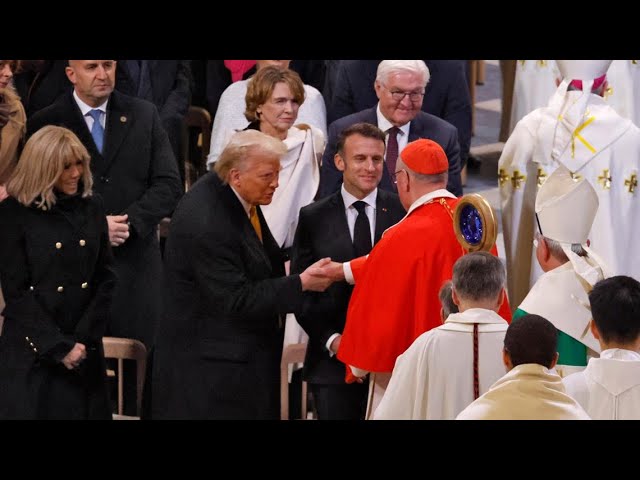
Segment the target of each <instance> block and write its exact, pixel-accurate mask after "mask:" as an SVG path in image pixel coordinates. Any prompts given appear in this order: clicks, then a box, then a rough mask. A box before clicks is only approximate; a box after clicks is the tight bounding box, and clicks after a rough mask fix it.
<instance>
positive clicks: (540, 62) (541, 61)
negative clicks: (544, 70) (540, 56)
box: [538, 60, 547, 67]
mask: <svg viewBox="0 0 640 480" xmlns="http://www.w3.org/2000/svg"><path fill="white" fill-rule="evenodd" d="M538 66H539V67H546V66H547V61H546V60H538Z"/></svg>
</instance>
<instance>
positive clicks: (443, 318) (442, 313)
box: [440, 307, 446, 323]
mask: <svg viewBox="0 0 640 480" xmlns="http://www.w3.org/2000/svg"><path fill="white" fill-rule="evenodd" d="M440 320H441V321H442V323H444V321H445V320H446V318H445V316H444V308H442V307H440Z"/></svg>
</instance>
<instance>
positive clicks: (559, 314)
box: [513, 165, 608, 377]
mask: <svg viewBox="0 0 640 480" xmlns="http://www.w3.org/2000/svg"><path fill="white" fill-rule="evenodd" d="M535 210H536V217H537V221H538V223H537V225H538V227H537V228H538V229H537V230H536V232H535V240H534V244H535V254H536V258H537V260H538V263H539V265H540V267H541V268H542V270H543V271H544V272H545V273H544V274H542V276H541V277H540V278H539V279H538V280H537V281H536V283H535V285H534V286H533V288H532V289H531V291H530V292H529V293H528V294H527V296H526V298H525V299H524V301H523V302H522V303H521V304H520V305H519V307H518V309H517V310H516V311H515V313H514V314H513V318H514V320H516V319H518V318H519V317H522V316H523V315H526V314H528V313H533V314H536V315H540V316H542V317H544V318H546V319H547V320H549V321H550V322H551V323H552V324H553V325H554V326H555V327H556V328H557V329H558V354H559V355H560V357H559V359H558V365H557V366H556V371H557V372H558V374H559V375H560V376H561V377H564V376H566V375H568V374H570V373H574V372H577V371H580V370H583V369H584V368H585V367H586V366H587V360H588V358H590V357H594V356H598V354H599V353H600V345H599V344H598V341H597V340H596V339H595V337H594V336H593V335H592V334H591V330H590V329H589V323H590V321H591V311H590V310H589V298H588V296H587V295H588V293H589V291H590V290H591V289H592V288H593V286H594V285H595V284H596V283H597V282H598V281H600V280H602V279H603V278H605V277H606V276H608V275H607V267H606V266H605V265H604V263H603V261H602V260H601V259H600V258H599V256H598V255H596V254H595V253H594V252H593V251H592V250H591V249H590V248H589V246H588V235H589V231H590V230H591V226H592V224H593V219H594V218H595V216H596V212H597V211H598V194H597V193H596V191H595V190H594V189H593V187H592V186H591V184H590V183H589V182H588V181H587V180H585V179H584V178H583V179H579V180H577V181H576V180H573V178H572V177H571V172H570V171H569V170H567V169H566V168H565V167H564V166H562V165H560V166H559V167H558V168H557V169H556V170H555V171H554V172H553V173H552V174H551V175H550V176H549V178H548V179H547V181H546V182H544V184H543V185H542V187H540V191H539V192H538V196H537V197H536V207H535Z"/></svg>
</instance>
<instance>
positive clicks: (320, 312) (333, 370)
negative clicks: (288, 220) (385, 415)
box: [291, 189, 406, 384]
mask: <svg viewBox="0 0 640 480" xmlns="http://www.w3.org/2000/svg"><path fill="white" fill-rule="evenodd" d="M405 213H406V212H405V210H404V208H403V207H402V204H401V203H400V200H399V198H398V195H397V194H395V193H392V192H386V191H384V190H380V189H378V197H377V200H376V223H375V235H374V242H376V243H377V242H378V240H380V237H381V236H382V233H383V232H384V231H385V230H386V229H387V228H389V227H390V226H391V225H394V224H396V223H397V222H399V221H400V220H401V219H402V217H404V215H405ZM354 256H355V255H354V251H353V241H352V239H351V236H350V234H349V226H348V224H347V217H346V215H345V206H344V201H343V199H342V194H341V192H340V191H338V192H335V193H334V194H333V195H331V196H329V197H327V198H324V199H322V200H320V201H318V202H315V203H312V204H311V205H308V206H306V207H303V208H302V209H301V210H300V219H299V221H298V228H297V230H296V236H295V240H294V242H293V247H292V256H291V271H292V272H302V271H304V270H305V269H306V268H307V267H308V266H309V265H311V264H312V263H314V262H316V261H317V260H320V259H321V258H324V257H331V259H332V260H335V261H337V262H346V261H349V260H351V259H353V258H354ZM352 290H353V286H351V285H349V284H348V283H346V282H336V283H334V284H333V285H331V287H329V288H328V289H327V291H326V292H323V293H315V292H314V293H307V294H306V296H307V297H308V298H309V299H310V303H309V305H307V306H306V307H305V310H304V313H302V314H299V315H297V316H296V319H297V320H298V322H299V323H300V325H301V326H302V328H304V330H305V331H306V332H307V334H308V335H309V343H308V347H307V356H306V358H305V361H304V377H305V380H307V381H308V382H310V383H323V384H343V383H344V374H345V370H344V364H343V363H342V362H340V361H339V360H338V359H337V358H336V357H335V356H333V357H329V352H328V351H327V349H326V343H327V340H328V339H329V337H331V335H333V334H334V333H342V330H343V329H344V324H345V321H346V317H347V307H348V305H349V299H350V298H351V292H352Z"/></svg>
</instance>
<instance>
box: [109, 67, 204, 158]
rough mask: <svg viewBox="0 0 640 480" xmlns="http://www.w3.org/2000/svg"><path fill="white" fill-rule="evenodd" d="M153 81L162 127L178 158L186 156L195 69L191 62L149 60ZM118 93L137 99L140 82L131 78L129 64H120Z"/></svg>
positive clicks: (155, 103)
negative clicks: (185, 144)
mask: <svg viewBox="0 0 640 480" xmlns="http://www.w3.org/2000/svg"><path fill="white" fill-rule="evenodd" d="M148 62H149V72H150V77H151V96H152V98H146V99H145V100H149V101H150V102H151V103H153V104H154V105H155V106H156V107H157V109H158V113H159V114H160V120H161V121H162V126H163V127H164V128H165V130H166V131H167V135H169V141H170V142H171V148H172V149H173V153H174V155H175V156H176V157H181V156H182V143H183V142H182V139H183V134H184V128H185V125H184V116H185V115H186V114H187V110H188V109H189V104H190V103H191V86H192V85H191V84H192V83H193V80H192V77H191V66H190V63H191V62H190V61H189V60H148ZM116 89H117V90H118V91H119V92H122V93H124V94H126V95H130V96H132V97H135V96H136V93H137V92H136V81H134V80H133V79H132V78H131V73H130V72H129V69H128V66H127V62H126V61H124V60H118V67H117V68H116Z"/></svg>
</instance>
